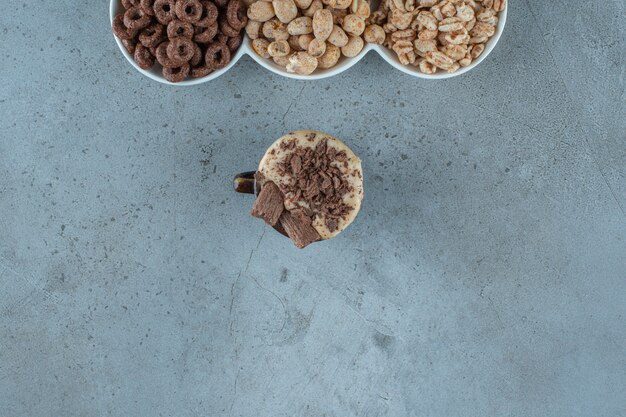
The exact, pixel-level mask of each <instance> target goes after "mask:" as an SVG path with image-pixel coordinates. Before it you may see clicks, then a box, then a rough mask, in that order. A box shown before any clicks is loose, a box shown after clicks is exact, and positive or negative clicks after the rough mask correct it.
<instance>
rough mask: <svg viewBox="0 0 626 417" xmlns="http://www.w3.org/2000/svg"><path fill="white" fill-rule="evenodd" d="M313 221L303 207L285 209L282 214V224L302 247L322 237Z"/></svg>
mask: <svg viewBox="0 0 626 417" xmlns="http://www.w3.org/2000/svg"><path fill="white" fill-rule="evenodd" d="M311 223H312V222H311V218H310V217H309V216H307V215H306V213H305V212H304V210H302V209H295V210H292V211H287V210H285V211H283V213H282V214H281V215H280V225H281V226H282V227H283V229H285V232H286V233H287V235H288V236H289V238H290V239H291V240H292V241H293V243H294V244H295V245H296V246H297V247H299V248H300V249H302V248H304V247H305V246H307V245H310V244H311V243H313V242H317V241H318V240H320V239H321V237H320V235H319V233H317V230H315V228H314V227H313V226H312V224H311Z"/></svg>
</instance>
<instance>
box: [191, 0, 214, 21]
mask: <svg viewBox="0 0 626 417" xmlns="http://www.w3.org/2000/svg"><path fill="white" fill-rule="evenodd" d="M200 3H202V15H201V16H200V20H198V21H197V22H196V23H195V25H196V26H199V27H205V28H208V27H209V26H212V25H213V24H214V23H216V22H217V17H218V16H219V10H218V9H217V6H216V5H215V3H213V2H211V1H208V0H203V1H201V2H200Z"/></svg>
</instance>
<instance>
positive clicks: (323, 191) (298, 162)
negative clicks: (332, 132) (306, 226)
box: [277, 138, 353, 233]
mask: <svg viewBox="0 0 626 417" xmlns="http://www.w3.org/2000/svg"><path fill="white" fill-rule="evenodd" d="M280 147H281V149H282V150H290V151H291V152H289V153H288V154H287V155H286V156H285V158H284V159H283V160H282V161H280V162H279V163H278V164H277V169H278V173H279V174H280V175H282V176H285V177H286V178H288V181H286V182H285V183H283V184H281V188H282V191H283V192H284V193H285V194H291V195H292V196H293V198H294V200H296V201H298V200H303V201H304V202H306V203H307V205H308V206H309V208H308V209H304V214H305V215H307V216H309V217H310V218H311V220H313V219H314V218H315V215H316V214H323V215H324V218H325V222H326V227H327V228H328V230H330V232H331V233H332V232H334V231H335V230H337V226H338V223H339V220H340V219H343V218H345V216H346V215H347V214H348V213H350V211H352V210H353V207H351V206H349V205H347V204H345V203H344V202H343V197H344V196H345V195H346V194H347V193H350V192H352V191H353V188H352V186H350V185H349V183H348V181H347V180H346V178H345V177H344V175H343V174H342V172H341V170H340V169H339V168H338V167H337V166H335V165H334V164H333V163H337V164H342V165H343V166H344V167H347V166H348V156H347V155H346V152H345V151H340V152H337V150H336V149H335V148H334V147H332V146H328V138H324V139H323V140H322V141H320V142H319V143H318V144H317V146H316V147H315V148H310V147H301V146H297V144H296V141H295V139H294V140H287V141H284V142H282V143H281V144H280Z"/></svg>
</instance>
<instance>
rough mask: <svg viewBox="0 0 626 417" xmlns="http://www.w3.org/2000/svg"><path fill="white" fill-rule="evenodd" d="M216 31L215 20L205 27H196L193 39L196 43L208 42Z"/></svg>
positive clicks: (217, 29)
mask: <svg viewBox="0 0 626 417" xmlns="http://www.w3.org/2000/svg"><path fill="white" fill-rule="evenodd" d="M218 31H219V28H218V27H217V22H215V23H213V25H211V26H209V27H206V28H203V27H196V29H195V35H194V36H193V40H194V41H195V42H198V43H209V42H211V41H212V40H213V38H214V37H215V35H217V32H218Z"/></svg>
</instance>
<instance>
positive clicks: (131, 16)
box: [124, 6, 150, 31]
mask: <svg viewBox="0 0 626 417" xmlns="http://www.w3.org/2000/svg"><path fill="white" fill-rule="evenodd" d="M149 24H150V16H148V15H147V14H145V13H144V11H143V10H141V7H138V6H133V7H131V8H130V9H128V10H126V13H124V26H126V27H127V28H128V29H130V30H134V31H139V30H141V29H143V28H145V27H146V26H148V25H149Z"/></svg>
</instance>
